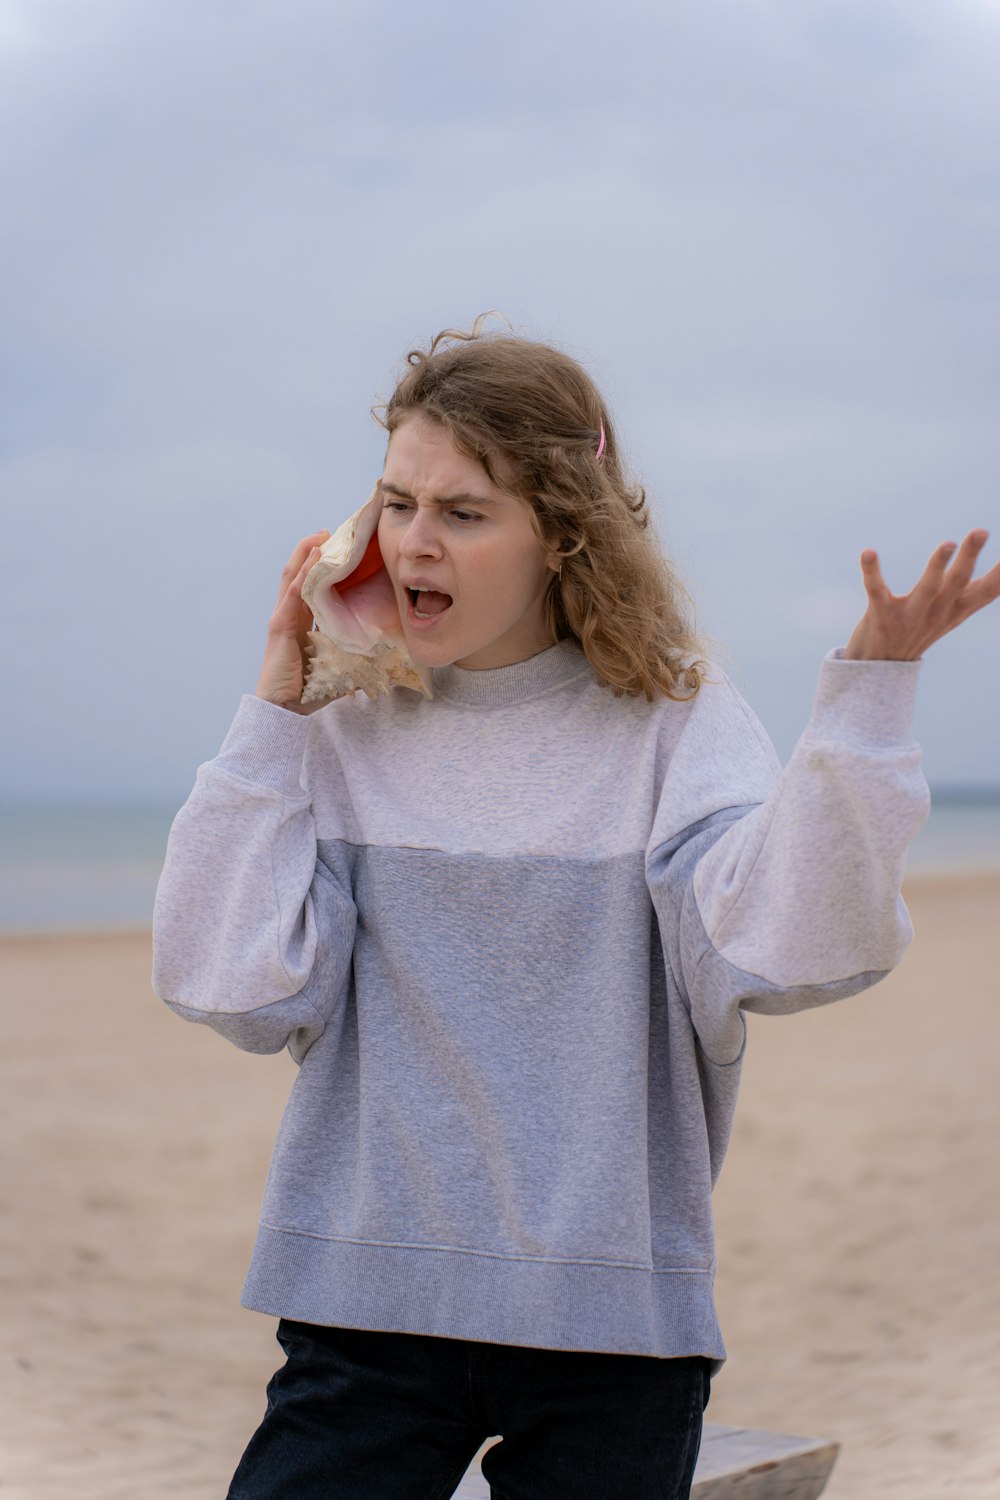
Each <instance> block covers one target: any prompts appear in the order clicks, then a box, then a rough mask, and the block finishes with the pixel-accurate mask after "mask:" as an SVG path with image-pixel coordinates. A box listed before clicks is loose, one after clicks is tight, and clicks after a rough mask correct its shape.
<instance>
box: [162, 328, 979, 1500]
mask: <svg viewBox="0 0 1000 1500" xmlns="http://www.w3.org/2000/svg"><path fill="white" fill-rule="evenodd" d="M385 426H386V427H387V429H388V431H389V442H388V449H387V453H386V460H385V469H384V473H383V476H382V480H381V488H382V496H383V510H382V514H381V519H380V521H379V526H378V542H379V548H380V551H381V556H382V560H383V562H384V566H385V569H386V571H387V574H388V576H389V579H390V580H391V584H392V588H393V590H394V591H395V595H396V598H397V601H398V604H399V610H400V618H401V620H402V626H403V634H404V639H405V644H406V648H407V650H408V652H409V654H410V656H411V658H412V660H413V662H414V663H415V664H416V665H417V666H418V667H419V668H424V669H429V670H430V673H431V677H432V681H433V690H434V696H433V697H432V698H431V699H429V700H428V699H425V698H424V697H422V696H421V695H420V694H419V693H418V692H416V691H413V690H408V689H401V690H398V691H395V692H393V693H392V694H390V695H389V696H387V697H383V698H379V699H377V700H374V701H373V700H368V699H364V698H342V699H338V700H337V701H335V702H332V703H329V704H320V705H316V706H310V707H308V708H306V707H303V705H302V703H301V701H300V700H301V696H302V690H303V679H304V663H303V657H304V654H305V653H304V648H305V646H306V644H307V635H308V626H309V612H308V611H307V610H305V608H304V607H303V605H302V602H301V590H302V585H303V582H304V580H305V577H306V575H307V573H308V571H309V569H310V567H311V566H312V565H313V563H314V562H315V559H316V557H317V555H318V550H319V549H318V545H317V544H318V543H320V542H321V541H322V539H323V537H324V536H325V535H326V534H325V533H318V534H316V535H315V536H313V537H306V538H304V539H303V541H302V542H300V543H299V545H298V546H297V547H296V549H295V551H294V552H293V554H292V557H291V559H290V560H289V564H288V566H287V568H286V569H285V572H284V574H283V576H282V583H281V589H280V593H279V599H278V604H277V608H276V609H275V612H274V614H273V615H272V618H271V622H270V627H269V630H268V638H267V646H266V650H265V654H264V664H263V667H262V670H261V675H260V680H259V682H258V685H257V692H256V694H255V695H253V696H251V695H246V696H245V697H244V698H243V699H242V701H241V704H240V707H239V710H238V712H237V715H236V718H235V720H234V722H233V725H232V728H231V729H230V731H229V734H228V735H227V737H226V741H225V743H224V745H223V747H222V750H221V753H220V754H219V756H218V757H217V758H216V759H215V760H213V761H210V762H208V763H207V764H206V765H204V766H202V767H201V768H200V770H199V773H198V779H197V783H196V786H195V788H194V790H193V792H192V794H191V796H190V798H189V799H188V802H187V803H186V804H185V806H184V807H183V808H182V809H181V811H180V813H179V814H178V816H177V819H176V820H175V823H174V826H173V829H172V831H171V837H170V843H169V848H168V852H167V859H166V864H165V867H164V872H163V876H162V879H161V883H160V888H159V891H158V895H157V905H156V913H155V931H154V943H155V964H154V973H153V983H154V988H155V989H156V991H157V993H158V994H159V995H160V996H161V997H162V998H163V999H164V1000H165V1001H166V1002H167V1003H168V1004H169V1005H171V1006H172V1007H173V1008H174V1009H175V1010H177V1011H178V1013H180V1014H181V1015H183V1016H185V1017H187V1018H188V1019H191V1020H195V1021H200V1022H205V1023H207V1024H209V1025H212V1026H214V1027H215V1028H216V1029H217V1030H219V1031H220V1032H222V1034H223V1035H224V1036H227V1037H229V1038H230V1039H231V1040H232V1041H234V1042H235V1043H236V1044H237V1045H238V1046H241V1047H244V1048H246V1049H248V1050H250V1051H255V1052H276V1051H278V1050H280V1049H281V1048H282V1047H284V1046H286V1045H287V1046H288V1047H289V1049H290V1051H291V1053H292V1055H293V1057H295V1059H296V1061H297V1062H298V1063H299V1064H300V1065H301V1066H300V1072H299V1075H298V1078H297V1080H296V1084H295V1087H294V1089H293V1091H292V1096H291V1099H290V1101H289V1105H288V1108H287V1110H286V1113H285V1117H284V1120H283V1122H282V1126H281V1131H280V1134H279V1138H278V1142H277V1145H276V1148H275V1153H274V1157H273V1160H272V1165H271V1171H270V1175H269V1179H268V1184H267V1189H266V1193H265V1202H264V1208H263V1213H262V1218H261V1224H260V1229H259V1233H258V1238H257V1242H256V1246H255V1250H254V1256H253V1261H252V1265H251V1268H250V1273H249V1276H248V1279H247V1284H246V1287H245V1289H244V1298H243V1300H244V1304H245V1305H246V1306H248V1307H251V1308H255V1309H258V1310H260V1311H263V1312H267V1313H270V1314H272V1315H274V1316H277V1317H278V1318H279V1319H280V1322H279V1325H278V1339H279V1342H280V1343H281V1345H282V1348H283V1349H284V1351H285V1354H286V1356H287V1358H286V1363H285V1364H284V1366H283V1367H282V1368H281V1369H280V1370H279V1371H278V1372H277V1374H276V1375H275V1376H274V1378H273V1380H272V1382H271V1384H270V1385H269V1387H268V1407H267V1412H266V1415H265V1417H264V1420H263V1423H262V1424H261V1426H260V1428H259V1429H258V1431H257V1433H256V1434H255V1435H254V1437H253V1438H252V1440H251V1442H250V1445H249V1447H248V1449H247V1451H246V1453H245V1455H244V1457H243V1460H242V1462H241V1464H240V1466H239V1468H238V1469H237V1472H236V1475H235V1476H234V1479H233V1483H232V1487H231V1489H230V1492H229V1493H230V1496H231V1497H232V1500H251V1497H253V1500H258V1497H259V1500H262V1497H265V1496H266V1497H269V1500H277V1497H284V1496H287V1497H293V1496H294V1497H296V1500H310V1497H319V1496H328V1495H329V1496H332V1495H336V1496H338V1497H355V1496H357V1497H360V1496H364V1497H366V1500H367V1497H371V1496H378V1497H380V1500H387V1497H400V1500H402V1497H412V1500H417V1497H427V1500H430V1497H444V1496H447V1495H450V1494H452V1493H453V1492H454V1489H455V1488H456V1486H457V1484H458V1482H459V1479H460V1477H461V1475H462V1473H463V1472H464V1470H465V1468H466V1467H467V1465H468V1463H469V1461H470V1460H471V1458H472V1456H473V1455H474V1454H475V1452H476V1450H477V1449H478V1448H479V1447H480V1445H481V1444H482V1442H483V1441H484V1440H485V1439H486V1438H488V1437H490V1436H492V1435H495V1434H498V1433H499V1434H501V1435H502V1441H501V1442H500V1443H498V1444H496V1445H495V1446H494V1447H492V1448H491V1449H490V1450H489V1452H488V1453H487V1454H486V1456H485V1458H484V1462H483V1470H484V1473H485V1476H486V1478H487V1479H488V1480H489V1481H490V1483H491V1485H492V1486H493V1487H494V1493H495V1494H497V1495H503V1496H505V1497H510V1500H513V1497H518V1500H535V1497H539V1500H540V1497H543V1496H544V1497H545V1500H557V1497H561V1496H570V1495H572V1496H575V1497H577V1496H587V1497H595V1500H596V1497H611V1496H616V1497H618V1496H629V1497H631V1500H643V1497H652V1496H654V1495H655V1496H657V1497H664V1496H678V1497H680V1496H685V1495H687V1494H688V1492H689V1489H690V1484H691V1478H692V1475H693V1472H694V1465H695V1460H696V1457H697V1452H698V1444H699V1440H700V1435H701V1424H702V1413H703V1410H704V1407H705V1404H706V1402H707V1400H708V1395H709V1384H710V1377H711V1375H712V1373H714V1371H715V1370H717V1369H718V1368H719V1366H720V1365H721V1363H722V1360H723V1359H724V1357H725V1350H724V1347H723V1344H722V1339H721V1335H720V1332H719V1328H718V1324H717V1322H716V1318H715V1311H714V1306H713V1298H712V1280H713V1273H714V1266H715V1256H714V1246H713V1236H712V1221H711V1190H712V1187H713V1184H714V1182H715V1179H716V1177H717V1176H718V1172H719V1168H720V1167H721V1164H722V1158H723V1155H724V1153H725V1149H726V1144H727V1141H728V1138H729V1133H730V1129H731V1124H732V1117H733V1109H734V1106H735V1100H736V1091H737V1086H738V1081H739V1072H740V1063H741V1060H742V1056H743V1048H744V1041H745V1024H744V1018H743V1013H744V1011H747V1010H755V1011H761V1012H767V1013H771V1014H774V1013H784V1012H790V1011H795V1010H800V1009H803V1008H805V1007H808V1006H812V1005H819V1004H824V1003H826V1002H828V1001H832V1000H836V999H839V998H841V997H843V996H846V995H851V994H855V993H857V992H858V991H860V990H863V989H865V988H867V987H869V986H870V985H872V984H874V983H875V982H877V980H879V979H880V978H882V977H883V976H884V975H885V974H886V973H888V972H889V971H890V970H891V969H892V968H893V966H894V965H895V964H896V963H897V962H898V961H899V958H900V956H901V954H902V952H903V950H904V949H905V947H906V944H907V943H908V941H909V938H910V936H911V929H910V925H909V920H908V918H907V915H906V911H905V908H904V906H903V903H902V901H901V899H900V895H899V884H900V879H901V875H902V869H903V861H904V855H905V851H906V847H907V845H908V843H909V841H910V839H911V838H912V837H913V835H914V833H915V832H916V831H917V829H918V828H919V827H920V825H921V823H922V822H923V820H924V818H925V817H926V812H927V789H926V784H925V782H924V779H923V776H922V774H921V771H920V765H919V762H920V752H919V748H918V747H917V745H916V744H915V743H914V742H913V739H912V735H911V731H910V722H911V714H912V702H913V694H914V689H915V685H916V675H917V671H918V665H917V662H918V659H919V657H920V656H921V655H922V653H923V652H924V651H925V650H926V648H927V647H928V646H929V645H930V644H931V642H932V641H934V640H936V639H937V638H938V636H940V635H942V634H944V633H945V631H946V630H949V629H951V628H953V627H954V625H956V624H957V623H959V621H960V620H961V619H963V618H965V617H966V616H967V615H968V614H970V613H972V612H973V610H975V609H977V608H979V607H981V606H982V605H983V604H985V603H986V602H988V600H989V599H991V598H993V597H995V596H996V595H997V594H998V593H1000V567H995V568H994V569H993V570H992V571H991V572H990V573H988V574H987V575H985V577H983V578H982V579H980V580H979V581H978V582H977V583H973V582H972V581H971V578H972V572H973V568H974V563H975V559H976V557H977V555H978V554H979V552H980V550H981V548H982V546H983V543H984V542H985V539H986V536H985V533H984V532H973V533H972V534H971V535H970V536H969V537H967V538H966V540H965V542H964V543H963V544H962V547H961V548H960V549H959V550H958V553H957V556H955V557H954V558H952V554H953V553H954V551H955V549H954V548H953V547H952V546H950V544H949V545H946V546H942V547H940V548H938V550H937V551H936V552H935V554H934V556H933V557H932V559H931V561H930V563H929V564H928V567H927V570H926V572H925V573H924V575H923V577H922V578H921V580H920V582H919V583H918V584H917V586H916V588H915V589H914V590H913V592H912V593H911V594H910V595H908V596H906V597H905V598H900V599H897V598H894V597H893V596H892V595H891V594H889V592H888V590H887V589H886V588H885V585H884V583H883V582H882V579H881V575H880V572H879V567H878V562H877V559H876V558H875V555H874V554H873V553H870V552H867V553H865V554H863V557H862V567H863V572H864V578H865V584H866V587H867V590H868V608H867V610H866V613H865V616H864V618H863V619H862V621H861V622H860V623H859V625H858V627H857V629H856V630H855V631H854V633H853V635H852V636H851V638H850V640H849V642H848V644H847V647H846V649H844V650H842V651H836V652H832V653H831V654H830V656H829V657H828V658H827V659H826V660H825V661H824V663H823V664H822V668H821V673H820V682H819V688H818V692H817V696H816V702H815V706H814V709H813V714H812V717H811V719H810V721H809V724H808V726H807V728H806V731H805V734H804V735H803V737H802V739H801V740H800V742H799V744H798V746H797V748H796V750H795V752H794V754H793V756H792V758H791V760H790V762H789V764H788V766H787V768H786V769H785V770H784V771H782V769H781V766H780V764H779V762H778V761H777V758H776V756H775V754H774V751H773V749H772V748H771V745H770V743H769V741H768V739H767V736H766V735H765V733H764V731H763V729H762V728H761V727H760V725H759V723H758V722H757V720H756V719H755V718H754V716H753V714H752V713H751V711H750V710H749V709H748V708H747V706H746V705H745V704H744V703H743V701H742V700H741V699H740V697H739V696H738V695H737V693H736V692H735V691H734V689H733V688H732V686H731V685H730V684H729V683H728V682H727V681H726V679H725V677H724V676H723V674H722V673H720V672H719V671H717V670H714V669H712V668H711V667H710V666H708V665H706V664H705V663H704V662H702V661H700V660H699V658H698V655H697V650H696V645H695V642H694V640H693V638H692V637H691V635H690V632H689V630H688V628H687V626H686V624H685V618H684V609H683V595H682V593H681V591H680V589H679V586H678V585H677V584H676V582H675V580H674V578H673V576H672V574H671V572H670V569H669V567H668V565H667V564H666V562H665V561H664V560H663V558H662V557H661V556H660V554H659V553H658V551H657V549H656V546H655V543H654V542H653V539H652V536H651V533H650V531H649V529H648V528H647V516H646V510H645V500H644V496H643V493H642V491H641V489H638V488H636V489H632V488H630V487H629V485H628V483H627V481H626V477H625V475H624V473H623V470H622V466H621V464H620V462H619V456H618V452H619V450H618V444H617V440H616V435H615V432H614V428H613V426H612V423H611V421H610V418H609V415H608V412H607V410H606V408H605V406H604V404H603V402H602V400H601V398H600V395H599V393H598V392H597V390H596V389H595V387H594V385H593V383H592V382H591V381H590V379H589V377H588V376H587V375H586V373H585V372H584V371H583V370H582V369H581V368H580V367H579V366H578V365H577V364H576V363H575V362H574V361H572V360H570V359H568V358H567V357H566V356H564V355H562V354H561V353H559V352H557V351H555V350H553V349H549V348H547V347H546V346H544V345H538V344H532V343H529V342H527V341H524V340H519V339H516V338H508V337H492V336H485V337H484V336H482V335H481V333H480V325H479V324H477V325H476V327H475V328H474V329H473V331H472V332H471V333H470V334H455V333H448V334H442V335H439V337H438V338H437V339H436V340H435V341H434V343H433V345H432V346H431V349H430V351H429V352H428V353H427V354H426V355H425V354H421V353H419V352H413V353H411V354H410V356H409V368H408V370H407V373H406V375H405V376H404V378H403V379H402V380H401V381H400V383H399V385H398V386H397V388H396V390H395V392H394V394H393V396H392V398H391V399H390V401H389V403H388V406H387V408H386V416H385ZM420 589H423V590H424V591H425V592H424V593H423V594H418V593H417V592H416V591H417V590H420ZM442 606H443V607H442ZM313 707H318V708H319V710H320V711H318V712H314V711H313Z"/></svg>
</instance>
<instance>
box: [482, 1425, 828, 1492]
mask: <svg viewBox="0 0 1000 1500" xmlns="http://www.w3.org/2000/svg"><path fill="white" fill-rule="evenodd" d="M493 1442H499V1439H498V1438H494V1439H493V1440H492V1442H490V1443H486V1444H484V1446H483V1447H482V1448H480V1450H479V1452H478V1453H477V1454H476V1457H475V1458H474V1459H473V1461H472V1465H471V1467H470V1468H469V1469H468V1470H467V1471H466V1474H465V1478H464V1479H463V1480H462V1482H461V1484H460V1485H459V1487H458V1489H457V1490H456V1491H455V1495H456V1497H457V1500H490V1487H489V1485H488V1484H487V1483H486V1480H485V1479H484V1478H483V1475H482V1471H481V1469H480V1467H479V1460H480V1459H481V1458H482V1456H483V1454H484V1453H485V1452H486V1449H487V1448H489V1447H492V1444H493ZM839 1451H840V1445H839V1444H838V1443H833V1442H830V1441H829V1440H828V1439H826V1438H805V1437H791V1436H789V1435H788V1434H786V1433H783V1432H756V1431H754V1430H753V1429H752V1428H749V1427H719V1426H714V1425H713V1424H712V1423H711V1422H706V1423H705V1429H704V1433H703V1435H702V1440H701V1452H700V1453H699V1454H698V1467H697V1469H696V1470H695V1476H694V1485H693V1486H692V1489H691V1500H816V1496H817V1495H821V1494H822V1492H823V1490H824V1488H825V1486H826V1481H827V1480H828V1479H829V1477H830V1470H831V1469H832V1468H833V1464H834V1460H835V1459H836V1457H837V1454H838V1452H839ZM622 1500H627V1497H626V1496H623V1497H622Z"/></svg>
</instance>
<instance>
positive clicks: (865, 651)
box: [844, 531, 1000, 661]
mask: <svg viewBox="0 0 1000 1500" xmlns="http://www.w3.org/2000/svg"><path fill="white" fill-rule="evenodd" d="M988 535H989V533H988V532H986V531H970V532H969V535H968V536H967V537H966V538H965V541H964V542H963V543H962V545H961V547H959V548H958V550H957V554H956V549H955V543H954V542H942V544H941V546H940V547H938V548H937V550H936V551H935V552H934V554H933V555H932V557H931V560H930V562H929V563H928V564H927V566H926V568H925V569H924V571H923V574H922V576H921V577H920V578H919V579H918V580H917V583H916V584H915V586H914V587H913V588H912V589H911V591H910V592H909V593H908V594H891V593H890V592H889V590H888V588H887V587H886V583H885V579H884V578H883V577H882V570H881V569H880V567H879V565H878V557H877V556H876V554H875V553H874V552H870V551H868V552H862V554H861V574H862V577H863V578H864V583H865V589H866V590H867V593H868V608H867V610H866V611H865V613H864V615H863V617H862V618H861V619H860V620H859V621H858V623H857V625H856V627H855V629H854V634H853V635H852V636H851V639H850V640H849V641H848V643H847V646H846V648H845V650H844V655H845V657H847V659H848V660H849V661H918V660H919V658H920V657H921V656H923V654H924V652H925V651H926V650H927V648H928V646H933V644H934V642H935V641H937V640H940V638H941V636H943V635H947V633H948V631H949V630H954V629H955V626H956V625H961V623H962V621H963V620H967V619H968V618H969V616H970V615H973V614H975V612H976V610H977V609H982V608H983V606H984V605H985V604H989V603H990V601H991V600H993V599H996V598H997V597H998V596H1000V563H997V564H996V565H995V566H994V567H992V568H991V569H990V571H989V572H988V573H984V574H983V576H982V578H977V579H976V580H975V582H973V581H972V573H973V569H974V568H975V566H976V559H977V558H978V556H979V554H980V552H981V551H982V550H983V547H984V546H985V545H986V539H987V537H988ZM953 556H954V558H955V560H954V562H952V561H951V559H952V557H953ZM949 563H950V564H951V566H950V567H949Z"/></svg>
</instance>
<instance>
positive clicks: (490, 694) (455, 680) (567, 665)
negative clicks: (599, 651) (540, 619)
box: [431, 640, 590, 708]
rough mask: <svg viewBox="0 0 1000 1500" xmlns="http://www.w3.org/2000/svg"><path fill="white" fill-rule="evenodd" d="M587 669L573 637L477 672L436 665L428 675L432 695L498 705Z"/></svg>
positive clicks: (532, 694)
mask: <svg viewBox="0 0 1000 1500" xmlns="http://www.w3.org/2000/svg"><path fill="white" fill-rule="evenodd" d="M589 671H590V664H589V662H588V661H587V658H586V656H585V655H584V654H583V651H582V650H581V648H580V647H579V646H578V645H577V643H576V641H571V640H566V641H557V642H556V644H555V645H554V646H549V647H548V648H547V649H546V650H545V651H539V653H538V655H537V656H529V657H528V659H527V661H516V662H514V663H512V665H511V666H509V667H484V668H483V669H482V670H481V671H478V672H476V671H471V670H470V669H468V668H466V667H456V666H450V667H435V668H434V669H433V672H432V673H431V676H432V679H433V682H434V696H435V698H444V699H445V700H446V701H447V702H448V703H471V704H478V705H479V706H480V707H483V708H498V707H501V706H502V705H503V704H506V703H520V702H521V701H522V700H523V699H525V698H534V697H536V696H537V695H538V694H539V693H544V692H547V691H548V689H549V688H554V687H559V686H560V684H562V683H564V682H571V681H572V680H573V679H574V678H575V677H582V676H583V675H584V673H585V672H589Z"/></svg>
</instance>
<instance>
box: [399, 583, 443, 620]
mask: <svg viewBox="0 0 1000 1500" xmlns="http://www.w3.org/2000/svg"><path fill="white" fill-rule="evenodd" d="M406 592H407V594H408V595H409V598H410V609H409V613H410V615H411V617H412V618H414V619H416V620H433V619H436V618H437V617H438V616H439V615H443V614H444V613H445V611H446V610H448V609H450V608H451V605H452V603H453V601H452V597H451V595H450V594H443V593H439V592H438V591H437V590H436V589H407V591H406Z"/></svg>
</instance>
